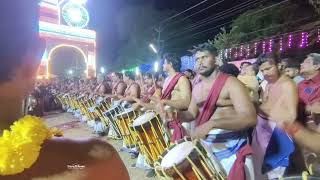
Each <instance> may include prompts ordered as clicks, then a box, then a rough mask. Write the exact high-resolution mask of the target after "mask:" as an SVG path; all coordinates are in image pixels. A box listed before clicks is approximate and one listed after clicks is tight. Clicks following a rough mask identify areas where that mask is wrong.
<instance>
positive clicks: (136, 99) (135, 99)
mask: <svg viewBox="0 0 320 180" xmlns="http://www.w3.org/2000/svg"><path fill="white" fill-rule="evenodd" d="M132 99H133V100H134V101H135V102H137V104H141V100H140V99H138V98H136V97H132Z"/></svg>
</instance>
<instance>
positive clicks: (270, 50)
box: [269, 39, 273, 52]
mask: <svg viewBox="0 0 320 180" xmlns="http://www.w3.org/2000/svg"><path fill="white" fill-rule="evenodd" d="M272 44H273V39H270V40H269V52H272Z"/></svg>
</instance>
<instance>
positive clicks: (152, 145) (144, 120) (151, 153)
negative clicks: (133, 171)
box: [131, 112, 169, 166]
mask: <svg viewBox="0 0 320 180" xmlns="http://www.w3.org/2000/svg"><path fill="white" fill-rule="evenodd" d="M131 129H132V130H133V131H135V132H136V134H137V137H138V140H139V147H140V150H141V152H142V153H143V154H144V156H145V157H146V159H147V162H148V163H149V164H150V165H151V166H153V164H154V163H155V161H156V160H158V158H159V156H160V155H161V154H162V153H163V152H164V150H165V149H166V148H167V147H168V145H169V142H167V141H166V140H165V130H164V128H163V127H162V123H161V120H160V117H159V116H157V115H156V113H154V112H146V113H145V114H143V115H142V116H140V117H138V118H137V119H135V120H134V122H133V124H132V126H131Z"/></svg>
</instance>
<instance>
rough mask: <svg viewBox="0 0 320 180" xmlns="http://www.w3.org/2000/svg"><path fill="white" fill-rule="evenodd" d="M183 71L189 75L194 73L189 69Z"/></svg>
mask: <svg viewBox="0 0 320 180" xmlns="http://www.w3.org/2000/svg"><path fill="white" fill-rule="evenodd" d="M185 71H187V72H189V73H191V74H193V73H194V71H192V70H191V69H186V70H185Z"/></svg>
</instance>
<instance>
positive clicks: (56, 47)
mask: <svg viewBox="0 0 320 180" xmlns="http://www.w3.org/2000/svg"><path fill="white" fill-rule="evenodd" d="M63 47H70V48H74V49H76V50H78V51H79V52H80V53H81V55H82V56H83V58H84V61H85V63H86V66H87V67H86V72H85V74H86V76H87V77H88V59H87V56H86V54H85V53H84V51H83V50H82V49H81V48H79V47H78V46H75V45H70V44H59V45H57V46H55V47H53V48H52V49H51V50H50V52H49V54H48V61H47V78H50V77H49V76H50V67H49V62H50V61H51V58H52V57H51V56H52V54H53V53H54V51H56V50H57V49H59V48H63Z"/></svg>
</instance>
